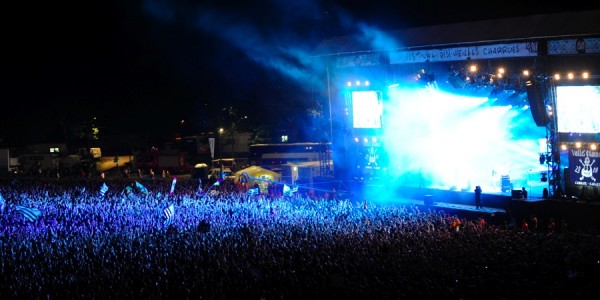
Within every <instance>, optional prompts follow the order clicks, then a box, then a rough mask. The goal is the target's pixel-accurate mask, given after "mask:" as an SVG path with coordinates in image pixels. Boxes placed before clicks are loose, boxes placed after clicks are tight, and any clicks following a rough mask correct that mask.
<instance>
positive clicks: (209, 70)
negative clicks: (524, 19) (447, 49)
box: [0, 0, 592, 146]
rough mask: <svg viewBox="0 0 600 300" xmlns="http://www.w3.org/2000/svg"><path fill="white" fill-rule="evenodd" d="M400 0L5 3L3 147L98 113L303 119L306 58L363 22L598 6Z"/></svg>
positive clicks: (123, 119)
mask: <svg viewBox="0 0 600 300" xmlns="http://www.w3.org/2000/svg"><path fill="white" fill-rule="evenodd" d="M390 2H391V3H394V4H386V1H362V2H359V1H333V0H317V1H275V0H273V1H243V2H237V1H158V0H148V1H144V0H142V1H117V0H107V1H94V2H90V1H66V2H64V1H52V2H49V1H42V2H39V3H24V2H22V1H21V2H18V3H15V4H5V5H3V14H2V15H3V17H2V31H3V32H2V40H3V43H2V44H3V47H2V48H3V50H4V51H3V58H4V59H3V63H2V73H3V74H2V78H3V82H2V98H3V101H2V106H3V109H2V118H1V121H0V145H3V146H16V145H21V144H27V143H34V142H61V141H64V140H65V139H66V138H67V139H68V137H69V136H73V135H76V132H77V130H79V129H80V128H82V126H85V125H86V124H89V123H90V122H91V120H92V119H93V118H95V121H94V123H95V125H97V126H99V127H100V128H101V131H102V133H104V134H107V135H109V134H143V135H155V136H157V137H168V136H170V135H172V134H173V133H181V134H193V133H198V132H206V131H211V130H215V129H216V128H218V127H222V126H227V124H231V122H236V121H237V120H240V119H241V118H242V117H243V116H246V115H247V116H248V118H247V119H244V120H243V121H241V122H239V123H237V125H238V127H240V128H242V127H245V128H246V129H254V128H258V127H259V126H260V125H264V126H267V127H270V128H293V127H297V125H296V124H299V123H300V122H302V123H303V124H305V123H306V122H309V121H310V120H307V119H306V115H307V113H306V112H307V111H308V110H310V109H312V108H315V107H317V108H318V103H319V101H320V100H319V99H318V98H317V97H315V94H316V93H315V89H316V87H315V86H314V85H312V84H311V83H310V77H311V76H310V75H309V74H310V70H311V69H310V68H309V67H308V66H306V65H305V63H304V59H305V58H306V57H307V56H310V52H311V50H312V49H314V47H315V46H316V45H317V44H318V43H319V42H320V41H322V40H323V39H324V38H327V37H331V36H337V35H344V34H353V33H357V32H358V26H357V24H368V25H370V26H373V27H376V28H380V29H382V30H392V29H402V28H408V27H418V26H426V25H433V24H445V23H453V22H459V21H474V20H482V19H490V18H498V17H510V16H523V15H529V14H532V13H551V12H561V11H568V10H581V9H586V8H590V7H591V6H592V5H591V4H590V5H588V6H589V7H569V6H568V3H564V2H565V1H543V4H532V3H529V2H528V3H519V2H518V1H512V2H510V1H509V2H507V1H500V2H497V3H493V2H487V1H480V2H479V3H476V4H472V3H471V4H469V3H465V2H464V1H463V2H459V1H457V2H456V3H452V2H448V1H439V2H436V1H414V2H408V1H390ZM521 2H523V1H521ZM490 5H492V6H494V8H493V9H490V8H488V6H490ZM181 120H185V122H184V124H183V125H182V123H181V122H180V121H181ZM309 134H310V133H309Z"/></svg>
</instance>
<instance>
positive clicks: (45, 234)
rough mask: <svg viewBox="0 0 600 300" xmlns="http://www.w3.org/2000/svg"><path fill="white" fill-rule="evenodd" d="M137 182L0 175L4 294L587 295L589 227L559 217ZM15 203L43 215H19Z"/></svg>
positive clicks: (593, 250) (593, 242) (592, 276)
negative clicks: (508, 216)
mask: <svg viewBox="0 0 600 300" xmlns="http://www.w3.org/2000/svg"><path fill="white" fill-rule="evenodd" d="M103 183H105V184H106V186H108V187H109V189H108V190H107V191H105V192H104V195H103V196H101V194H102V193H100V189H101V187H102V184H103ZM140 186H141V184H139V183H137V184H136V183H135V182H133V181H131V180H128V181H126V180H113V181H103V180H87V179H86V180H73V181H68V180H62V181H61V180H55V181H44V180H39V179H38V180H25V179H12V180H6V181H2V182H0V195H2V196H3V198H4V199H5V205H4V207H3V208H2V213H1V214H0V253H1V257H0V268H1V274H0V295H1V298H2V299H24V298H25V299H82V298H85V299H433V298H435V299H439V298H446V299H481V298H487V299H558V298H564V297H565V296H569V297H574V298H579V299H589V298H597V297H598V293H597V286H598V284H600V236H598V235H593V234H588V233H582V232H572V231H569V230H567V227H566V224H565V225H564V226H560V224H554V223H553V222H552V223H551V222H550V221H548V222H546V223H547V224H548V225H549V224H554V225H553V227H550V226H541V225H540V226H538V220H537V219H536V220H535V221H536V223H535V226H533V225H532V226H527V228H525V227H523V226H508V225H507V224H506V223H505V222H502V221H501V220H495V219H494V217H493V216H489V217H479V218H477V219H468V218H465V217H462V216H460V215H457V214H454V213H453V214H450V213H447V212H445V211H443V210H433V209H428V210H425V209H424V207H419V206H416V205H410V204H406V205H404V204H398V205H389V206H387V205H386V206H383V205H375V204H373V203H368V201H367V200H366V199H365V200H363V198H361V200H360V201H358V202H355V201H354V199H340V198H337V197H319V196H315V193H313V192H314V191H308V190H303V189H300V190H299V191H298V192H297V193H296V194H294V195H293V196H291V197H287V196H282V195H280V194H277V193H272V194H270V195H269V194H267V195H265V194H260V195H252V196H250V195H248V193H247V192H246V189H247V187H244V186H240V185H236V184H233V183H231V182H227V181H225V182H222V183H221V184H219V185H213V184H210V183H206V185H205V186H202V187H199V186H198V182H197V181H195V180H187V181H182V180H180V181H179V182H177V186H176V187H175V188H174V193H170V189H171V186H172V185H171V182H166V181H164V180H153V181H144V182H143V186H144V188H145V190H143V189H140ZM173 186H174V185H173ZM317 194H318V193H317ZM369 197H376V195H369ZM16 205H20V206H24V207H33V208H36V209H38V210H39V211H40V212H41V215H40V216H39V217H38V218H37V219H35V220H33V221H29V220H27V219H25V218H23V215H21V214H19V213H18V212H16V211H15V210H14V207H15V206H16ZM170 205H173V207H174V213H173V219H172V220H170V222H165V221H166V217H165V214H164V209H165V208H167V207H169V206H170ZM542 223H543V222H542V221H541V220H540V224H542Z"/></svg>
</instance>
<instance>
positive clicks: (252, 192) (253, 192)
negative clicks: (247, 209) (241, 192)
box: [247, 188, 259, 196]
mask: <svg viewBox="0 0 600 300" xmlns="http://www.w3.org/2000/svg"><path fill="white" fill-rule="evenodd" d="M258 193H259V189H258V188H253V189H248V193H247V194H248V195H249V196H254V195H258Z"/></svg>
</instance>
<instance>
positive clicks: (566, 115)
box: [556, 85, 600, 133]
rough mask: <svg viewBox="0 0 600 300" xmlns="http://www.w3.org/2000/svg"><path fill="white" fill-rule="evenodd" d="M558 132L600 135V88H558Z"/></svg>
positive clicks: (584, 86) (587, 86) (589, 86)
mask: <svg viewBox="0 0 600 300" xmlns="http://www.w3.org/2000/svg"><path fill="white" fill-rule="evenodd" d="M556 122H557V129H558V132H573V133H600V86H595V85H583V86H557V87H556Z"/></svg>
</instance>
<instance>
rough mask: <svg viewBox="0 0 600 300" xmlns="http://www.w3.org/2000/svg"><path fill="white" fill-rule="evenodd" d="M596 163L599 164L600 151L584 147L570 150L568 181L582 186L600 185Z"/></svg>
mask: <svg viewBox="0 0 600 300" xmlns="http://www.w3.org/2000/svg"><path fill="white" fill-rule="evenodd" d="M598 164H600V152H598V151H592V150H584V149H574V150H570V151H569V177H570V179H571V180H570V181H571V182H570V183H571V184H576V185H583V186H596V187H600V176H598Z"/></svg>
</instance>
